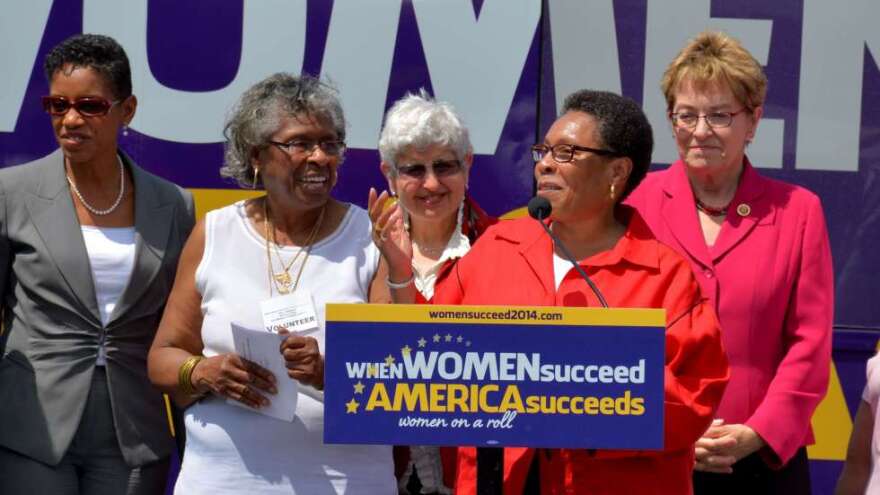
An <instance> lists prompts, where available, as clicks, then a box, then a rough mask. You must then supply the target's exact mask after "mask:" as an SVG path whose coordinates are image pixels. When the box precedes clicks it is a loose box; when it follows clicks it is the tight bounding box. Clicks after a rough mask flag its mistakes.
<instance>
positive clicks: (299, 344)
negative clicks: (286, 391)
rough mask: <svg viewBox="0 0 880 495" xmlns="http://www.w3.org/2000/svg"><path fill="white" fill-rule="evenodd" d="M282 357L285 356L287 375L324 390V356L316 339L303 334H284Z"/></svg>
mask: <svg viewBox="0 0 880 495" xmlns="http://www.w3.org/2000/svg"><path fill="white" fill-rule="evenodd" d="M282 335H283V336H284V337H285V338H284V342H282V343H281V355H282V356H284V361H285V366H286V367H287V374H288V375H289V376H290V378H293V379H295V380H299V381H300V382H302V383H303V384H305V385H311V386H312V387H314V388H315V389H317V390H323V389H324V356H322V355H321V352H320V350H319V349H318V341H317V340H315V338H314V337H306V336H303V335H302V334H292V333H286V332H284V333H282Z"/></svg>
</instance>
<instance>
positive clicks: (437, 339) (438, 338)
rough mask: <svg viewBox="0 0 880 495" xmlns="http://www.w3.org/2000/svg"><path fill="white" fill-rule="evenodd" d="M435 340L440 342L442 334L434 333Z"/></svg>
mask: <svg viewBox="0 0 880 495" xmlns="http://www.w3.org/2000/svg"><path fill="white" fill-rule="evenodd" d="M434 342H440V335H438V334H436V333H435V334H434Z"/></svg>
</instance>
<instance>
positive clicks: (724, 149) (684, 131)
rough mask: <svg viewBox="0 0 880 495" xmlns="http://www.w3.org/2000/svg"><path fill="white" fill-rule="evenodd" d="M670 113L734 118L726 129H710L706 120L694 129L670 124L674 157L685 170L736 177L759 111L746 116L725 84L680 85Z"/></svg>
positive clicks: (744, 110)
mask: <svg viewBox="0 0 880 495" xmlns="http://www.w3.org/2000/svg"><path fill="white" fill-rule="evenodd" d="M672 113H673V114H681V113H687V114H692V115H693V114H696V115H698V116H706V115H711V114H713V113H719V114H725V113H731V114H735V115H733V116H732V117H731V121H730V125H729V126H727V127H719V126H715V127H713V126H711V125H709V123H708V122H707V121H706V118H699V119H698V120H697V124H696V127H694V128H688V127H687V126H684V125H675V124H674V123H673V126H672V129H673V133H674V135H675V142H676V144H677V145H678V154H679V156H680V157H681V159H682V160H683V161H684V162H685V163H686V164H687V165H688V168H689V169H691V170H693V171H701V172H705V173H713V172H720V173H724V172H733V173H738V172H739V170H740V169H741V168H742V164H743V157H744V155H745V149H746V144H748V142H749V141H751V140H752V139H753V138H754V137H755V131H756V130H757V128H758V121H759V120H760V119H761V113H762V109H761V108H760V107H758V108H756V109H755V110H754V111H752V112H749V111H748V109H747V108H746V107H745V105H743V104H742V103H741V102H739V101H738V100H737V98H736V96H734V94H733V91H731V90H730V87H728V86H727V85H726V84H720V83H708V84H705V85H696V84H694V83H693V82H692V81H684V82H683V83H682V84H681V85H680V86H679V89H678V91H677V92H676V93H675V106H674V107H673V109H672Z"/></svg>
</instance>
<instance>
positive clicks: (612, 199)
mask: <svg viewBox="0 0 880 495" xmlns="http://www.w3.org/2000/svg"><path fill="white" fill-rule="evenodd" d="M611 201H614V184H611Z"/></svg>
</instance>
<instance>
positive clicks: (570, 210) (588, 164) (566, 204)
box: [535, 111, 631, 222]
mask: <svg viewBox="0 0 880 495" xmlns="http://www.w3.org/2000/svg"><path fill="white" fill-rule="evenodd" d="M544 144H545V145H547V146H549V147H553V146H557V145H561V144H571V145H575V146H584V147H589V148H595V149H607V147H606V146H605V144H604V143H603V142H602V139H601V138H600V137H599V130H598V123H597V122H596V119H595V118H594V117H593V116H592V115H589V114H587V113H584V112H577V111H570V112H567V113H565V114H564V115H562V116H561V117H559V118H558V119H557V120H556V122H554V123H553V125H552V126H550V130H548V131H547V135H546V136H545V137H544ZM630 168H631V166H630V165H629V161H628V160H626V159H619V158H611V157H607V156H599V155H596V154H594V153H591V152H589V151H575V152H574V155H573V156H572V159H571V161H570V162H564V163H559V162H557V161H556V160H555V159H554V158H553V154H552V153H550V152H548V153H547V154H545V155H544V158H542V159H541V161H539V162H537V163H535V180H536V181H537V184H538V187H537V190H538V196H541V197H544V198H546V199H547V200H548V201H550V204H551V205H552V206H553V213H552V214H551V216H552V218H553V219H554V220H556V221H561V222H574V221H578V220H582V219H588V218H595V217H596V216H597V215H605V214H607V213H609V212H610V211H611V210H612V209H613V208H614V205H615V203H616V201H615V200H612V198H611V184H614V185H615V189H616V197H620V194H621V193H622V192H623V186H624V185H625V184H626V180H627V177H628V176H629V171H630Z"/></svg>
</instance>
